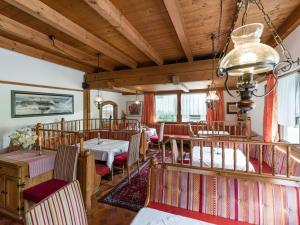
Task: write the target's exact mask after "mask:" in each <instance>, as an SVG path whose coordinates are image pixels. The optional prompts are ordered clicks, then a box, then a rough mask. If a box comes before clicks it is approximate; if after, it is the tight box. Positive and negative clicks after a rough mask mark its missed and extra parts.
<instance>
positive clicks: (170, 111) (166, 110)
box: [155, 94, 177, 122]
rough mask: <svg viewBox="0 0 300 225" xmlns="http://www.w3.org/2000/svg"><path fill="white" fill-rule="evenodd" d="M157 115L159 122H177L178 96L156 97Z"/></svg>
mask: <svg viewBox="0 0 300 225" xmlns="http://www.w3.org/2000/svg"><path fill="white" fill-rule="evenodd" d="M155 113H156V120H157V121H158V122H176V121H177V95H176V94H172V95H156V96H155Z"/></svg>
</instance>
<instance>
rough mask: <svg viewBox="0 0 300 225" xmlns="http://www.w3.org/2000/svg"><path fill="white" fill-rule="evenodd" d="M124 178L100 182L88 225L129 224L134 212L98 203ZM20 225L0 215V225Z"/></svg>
mask: <svg viewBox="0 0 300 225" xmlns="http://www.w3.org/2000/svg"><path fill="white" fill-rule="evenodd" d="M125 176H126V174H125V175H122V174H119V175H115V176H114V180H113V181H107V180H102V184H101V189H100V191H99V192H98V194H96V195H95V196H93V199H92V210H91V211H90V212H89V214H88V222H89V225H129V224H130V223H131V221H132V220H133V218H134V216H135V215H136V212H133V211H130V210H127V209H123V208H118V207H114V206H110V205H106V204H103V203H100V202H98V200H99V199H100V198H101V196H103V195H104V194H106V193H107V192H108V191H110V190H111V189H112V188H113V187H114V186H115V185H117V184H118V183H119V182H120V181H121V180H122V179H123V178H124V177H125ZM21 224H22V223H21V222H18V221H16V220H13V219H11V218H9V217H6V216H4V215H2V214H0V225H21Z"/></svg>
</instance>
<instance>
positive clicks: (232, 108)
mask: <svg viewBox="0 0 300 225" xmlns="http://www.w3.org/2000/svg"><path fill="white" fill-rule="evenodd" d="M238 111H239V108H238V107H237V102H227V114H237V113H238Z"/></svg>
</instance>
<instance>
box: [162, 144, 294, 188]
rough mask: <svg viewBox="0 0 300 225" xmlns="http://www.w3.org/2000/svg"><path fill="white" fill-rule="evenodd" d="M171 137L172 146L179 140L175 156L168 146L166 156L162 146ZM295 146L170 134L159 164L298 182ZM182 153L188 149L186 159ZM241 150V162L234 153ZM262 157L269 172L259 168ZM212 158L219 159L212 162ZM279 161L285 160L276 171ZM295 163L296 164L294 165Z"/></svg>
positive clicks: (262, 162) (219, 173) (263, 164)
mask: <svg viewBox="0 0 300 225" xmlns="http://www.w3.org/2000/svg"><path fill="white" fill-rule="evenodd" d="M174 141H175V142H176V143H177V144H176V147H177V146H178V143H179V148H178V155H179V160H177V159H176V157H174V154H175V150H174V147H173V149H172V150H171V156H170V157H171V159H170V157H166V154H167V153H168V151H166V146H168V144H172V143H173V144H174ZM296 146H297V145H296V144H287V143H266V142H258V141H248V140H242V139H232V140H223V139H222V138H220V139H215V138H170V139H168V140H166V141H165V142H164V143H163V148H162V164H163V165H165V166H169V167H170V166H171V167H182V168H190V169H196V170H202V171H206V172H207V173H211V174H218V175H226V176H233V177H245V178H246V179H253V178H254V179H258V178H259V179H263V180H265V179H268V180H271V181H276V182H278V181H285V182H286V181H288V182H293V183H294V185H297V186H299V182H300V174H294V171H299V170H298V169H299V168H300V161H299V159H298V158H296V157H295V156H294V155H293V149H294V148H295V147H296ZM194 147H195V148H194ZM197 148H198V150H199V156H198V155H195V153H194V152H196V149H197ZM276 151H284V153H285V154H286V155H285V157H276ZM185 153H189V160H184V155H188V154H185ZM241 153H242V154H243V155H244V158H245V159H244V160H245V161H244V162H241V159H238V157H237V155H238V154H239V155H240V154H241ZM229 154H232V156H230V157H229V156H228V155H229ZM226 155H227V156H226ZM194 157H195V159H194ZM231 157H232V158H231ZM253 157H254V158H253ZM208 158H210V160H208ZM220 159H221V163H220ZM252 159H254V160H256V163H257V170H256V171H253V167H252V164H251V160H252ZM264 159H268V164H269V167H270V168H271V171H269V172H265V171H263V167H264V166H265V165H266V164H267V163H266V162H265V160H264ZM197 160H199V161H197ZM216 160H219V161H218V162H217V163H216ZM280 160H281V161H280ZM279 161H280V162H279ZM282 164H285V165H284V166H285V172H278V171H279V170H278V169H277V168H276V166H277V165H282ZM241 165H242V167H243V168H242V169H241ZM298 166H299V167H298ZM296 167H298V169H295V168H296ZM292 169H293V171H292Z"/></svg>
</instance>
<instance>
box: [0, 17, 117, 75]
mask: <svg viewBox="0 0 300 225" xmlns="http://www.w3.org/2000/svg"><path fill="white" fill-rule="evenodd" d="M0 30H1V31H4V32H5V33H8V34H11V35H13V36H16V37H19V38H21V39H24V40H27V41H30V42H32V43H34V44H37V45H39V46H41V47H43V48H45V49H47V50H50V51H51V52H55V53H58V54H60V55H63V56H65V57H67V58H71V59H73V60H75V61H78V62H81V63H84V64H87V65H89V66H93V67H95V68H97V67H98V59H97V57H96V56H95V55H90V54H87V53H85V52H84V51H81V50H79V49H77V48H74V47H72V46H70V45H68V44H66V43H63V42H61V41H59V40H55V42H54V43H55V46H53V44H52V41H51V40H50V39H49V36H48V35H46V34H43V33H41V32H39V31H37V30H34V29H32V28H30V27H28V26H25V25H23V24H21V23H19V22H17V21H14V20H12V19H10V18H8V17H6V16H3V15H1V14H0ZM99 66H100V67H101V68H103V69H105V70H108V71H112V70H113V68H114V67H113V65H112V64H111V63H109V62H107V61H104V60H103V59H101V57H100V60H99Z"/></svg>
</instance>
